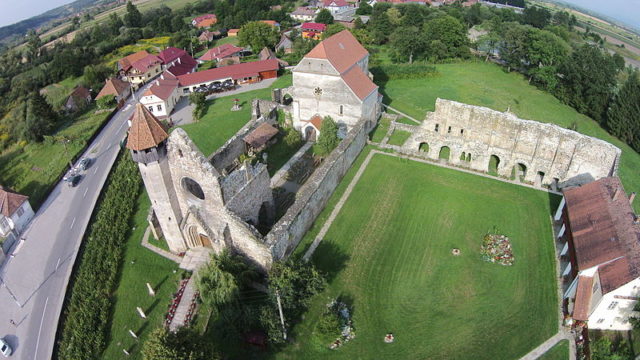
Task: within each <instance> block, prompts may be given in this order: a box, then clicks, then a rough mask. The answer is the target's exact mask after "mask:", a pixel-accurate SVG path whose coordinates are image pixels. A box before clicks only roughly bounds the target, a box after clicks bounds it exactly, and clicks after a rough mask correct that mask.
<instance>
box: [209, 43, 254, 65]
mask: <svg viewBox="0 0 640 360" xmlns="http://www.w3.org/2000/svg"><path fill="white" fill-rule="evenodd" d="M242 50H244V49H243V48H241V47H237V46H235V45H232V44H222V45H220V46H216V47H214V48H211V49H209V50H207V52H206V53H204V54H203V55H202V56H200V58H199V59H198V60H201V61H213V60H222V59H224V58H227V57H231V56H233V55H235V54H236V53H238V52H240V51H242Z"/></svg>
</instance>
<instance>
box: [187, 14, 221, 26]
mask: <svg viewBox="0 0 640 360" xmlns="http://www.w3.org/2000/svg"><path fill="white" fill-rule="evenodd" d="M217 22H218V17H217V16H216V15H215V14H204V15H200V16H198V17H195V18H193V19H192V20H191V25H193V26H194V27H197V28H199V29H200V28H208V27H210V26H212V25H213V24H215V23H217Z"/></svg>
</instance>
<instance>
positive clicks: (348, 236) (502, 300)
mask: <svg viewBox="0 0 640 360" xmlns="http://www.w3.org/2000/svg"><path fill="white" fill-rule="evenodd" d="M341 185H342V184H341ZM332 200H333V199H332ZM558 200H559V199H557V198H555V197H554V198H550V197H549V194H547V193H545V192H542V191H537V190H532V189H528V188H523V187H519V186H516V185H512V184H507V183H503V182H500V181H496V180H493V179H488V178H483V177H479V176H476V175H471V174H465V173H460V172H457V171H454V170H449V169H443V168H440V167H436V166H433V165H427V164H423V163H419V162H414V161H409V160H403V159H398V158H395V157H390V156H388V155H381V154H376V155H374V157H373V158H372V160H371V162H370V163H369V165H368V167H367V169H366V171H365V172H364V174H363V176H362V178H360V180H359V182H358V183H357V185H356V186H355V188H354V190H353V192H352V193H351V195H350V197H349V198H348V200H347V202H346V203H345V205H344V207H343V208H342V210H341V211H340V213H339V215H338V216H337V218H336V220H335V221H334V223H333V225H332V226H331V228H330V229H329V231H328V233H327V234H326V236H325V237H324V240H323V242H322V243H321V244H320V246H319V247H318V249H317V251H316V252H315V254H314V256H313V258H312V259H313V262H314V263H315V264H316V265H317V266H318V268H319V269H321V270H322V271H324V272H326V273H328V274H329V277H330V280H329V287H328V289H327V290H326V291H325V293H323V294H322V295H321V296H318V297H317V298H316V300H315V302H314V304H313V305H312V307H311V309H310V311H309V312H308V313H307V314H306V315H305V320H304V321H303V323H302V324H300V325H299V326H298V327H297V328H296V329H295V330H294V333H293V334H292V336H293V338H295V339H296V340H297V342H296V343H295V344H293V345H291V346H289V347H288V348H286V349H285V350H284V351H283V352H281V353H280V354H277V356H276V358H281V359H324V358H336V359H470V358H473V359H517V358H519V357H521V356H522V355H524V354H526V353H527V352H529V351H530V350H531V349H533V348H535V347H536V346H538V345H539V344H541V343H542V342H544V341H545V340H546V339H548V338H549V337H551V336H553V334H555V333H556V332H557V330H558V317H557V308H558V302H557V301H558V300H557V293H556V278H555V260H554V244H553V239H552V237H553V236H552V232H551V224H550V214H551V212H552V208H553V207H555V206H556V205H557V202H558ZM494 228H497V229H498V230H499V232H500V233H503V234H506V235H508V236H509V237H510V238H511V241H512V246H513V250H514V254H515V265H514V266H511V267H505V266H501V265H497V264H492V263H488V262H484V261H482V259H481V255H480V245H481V242H482V238H483V236H484V235H485V234H486V233H487V231H490V230H492V229H494ZM453 248H459V249H460V250H461V251H462V254H461V255H460V256H457V257H456V256H453V255H452V254H451V250H452V249H453ZM336 296H343V297H345V298H346V299H348V301H351V302H352V303H353V321H354V326H355V329H356V338H355V340H353V341H352V342H350V343H347V344H346V345H345V346H343V347H341V348H340V349H338V350H336V351H333V350H329V349H327V346H328V345H329V344H325V343H321V342H319V341H317V338H316V337H315V336H314V331H315V326H316V324H317V322H318V319H319V317H320V314H321V313H322V311H323V310H324V307H325V304H326V303H327V302H328V299H329V298H332V297H336ZM388 332H392V333H393V334H394V336H395V339H396V341H395V342H394V343H393V344H385V343H384V342H383V337H384V335H385V334H386V333H388Z"/></svg>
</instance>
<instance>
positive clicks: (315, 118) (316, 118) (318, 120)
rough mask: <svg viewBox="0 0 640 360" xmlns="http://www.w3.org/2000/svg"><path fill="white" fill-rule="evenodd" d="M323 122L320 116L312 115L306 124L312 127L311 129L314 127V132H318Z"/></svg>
mask: <svg viewBox="0 0 640 360" xmlns="http://www.w3.org/2000/svg"><path fill="white" fill-rule="evenodd" d="M323 120H324V119H322V118H321V117H320V115H314V116H313V117H312V118H311V119H309V120H308V121H306V122H308V123H311V125H313V127H315V128H316V130H318V131H320V127H321V126H322V121H323Z"/></svg>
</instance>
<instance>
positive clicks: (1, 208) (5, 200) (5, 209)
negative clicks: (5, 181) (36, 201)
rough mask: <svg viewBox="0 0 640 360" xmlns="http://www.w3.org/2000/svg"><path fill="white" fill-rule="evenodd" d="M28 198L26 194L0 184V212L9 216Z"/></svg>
mask: <svg viewBox="0 0 640 360" xmlns="http://www.w3.org/2000/svg"><path fill="white" fill-rule="evenodd" d="M28 198H29V197H28V196H26V195H22V194H18V193H16V192H13V191H11V190H9V189H7V188H5V187H3V186H2V185H0V213H2V215H4V216H6V217H11V215H13V213H14V212H16V210H18V208H20V206H21V205H22V204H23V203H24V202H25V201H27V199H28Z"/></svg>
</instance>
